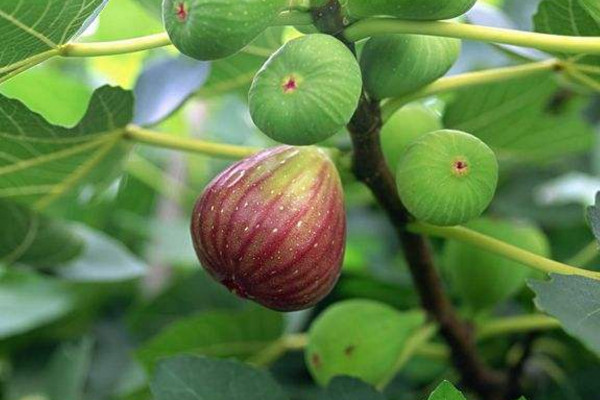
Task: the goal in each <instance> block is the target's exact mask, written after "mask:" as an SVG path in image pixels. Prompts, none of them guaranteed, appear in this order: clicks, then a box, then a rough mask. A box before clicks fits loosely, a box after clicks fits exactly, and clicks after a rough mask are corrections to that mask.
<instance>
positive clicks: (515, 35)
mask: <svg viewBox="0 0 600 400" xmlns="http://www.w3.org/2000/svg"><path fill="white" fill-rule="evenodd" d="M392 33H408V34H417V35H429V36H443V37H451V38H457V39H470V40H476V41H480V42H488V43H501V44H510V45H514V46H522V47H530V48H534V49H538V50H544V51H549V52H561V53H568V54H600V37H580V36H562V35H551V34H546V33H536V32H527V31H517V30H512V29H501V28H492V27H487V26H479V25H469V24H464V23H458V22H447V21H405V20H399V19H394V18H369V19H364V20H361V21H358V22H356V23H354V24H353V25H350V26H349V27H348V28H346V30H345V31H344V36H345V38H346V39H347V40H349V41H351V42H356V41H359V40H361V39H366V38H368V37H371V36H377V35H388V34H392Z"/></svg>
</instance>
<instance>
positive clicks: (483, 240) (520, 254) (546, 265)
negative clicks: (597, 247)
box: [408, 222, 600, 280]
mask: <svg viewBox="0 0 600 400" xmlns="http://www.w3.org/2000/svg"><path fill="white" fill-rule="evenodd" d="M408 230H409V231H410V232H414V233H421V234H426V235H431V236H439V237H442V238H446V239H454V240H458V241H461V242H464V243H468V244H471V245H473V246H475V247H478V248H480V249H483V250H487V251H489V252H492V253H495V254H498V255H500V256H503V257H506V258H509V259H511V260H514V261H517V262H519V263H522V264H523V265H526V266H528V267H531V268H534V269H537V270H539V271H543V272H546V273H556V274H563V275H579V276H584V277H587V278H592V279H598V280H600V272H595V271H588V270H585V269H580V268H576V267H572V266H570V265H567V264H563V263H560V262H558V261H554V260H550V259H548V258H545V257H542V256H539V255H537V254H534V253H531V252H528V251H526V250H523V249H521V248H519V247H516V246H512V245H510V244H508V243H505V242H503V241H501V240H498V239H494V238H492V237H489V236H486V235H483V234H481V233H479V232H475V231H473V230H470V229H467V228H465V227H462V226H455V227H441V226H433V225H429V224H424V223H420V222H417V223H412V224H409V225H408Z"/></svg>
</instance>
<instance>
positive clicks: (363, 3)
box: [345, 0, 477, 21]
mask: <svg viewBox="0 0 600 400" xmlns="http://www.w3.org/2000/svg"><path fill="white" fill-rule="evenodd" d="M476 1H477V0H347V3H346V5H345V7H346V13H347V14H348V16H349V17H350V18H353V19H354V18H359V19H360V18H367V17H372V16H375V15H387V16H393V17H398V18H402V19H409V20H418V21H436V20H441V19H450V18H455V17H458V16H460V15H463V14H464V13H466V12H467V11H469V10H470V9H471V8H472V7H473V6H474V5H475V3H476Z"/></svg>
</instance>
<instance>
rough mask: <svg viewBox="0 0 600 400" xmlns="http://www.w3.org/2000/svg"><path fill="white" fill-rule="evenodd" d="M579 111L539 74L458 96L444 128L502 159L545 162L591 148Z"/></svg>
mask: <svg viewBox="0 0 600 400" xmlns="http://www.w3.org/2000/svg"><path fill="white" fill-rule="evenodd" d="M581 106H582V104H581V102H580V99H570V98H569V97H566V98H564V97H561V92H560V89H559V88H558V85H557V84H556V82H555V81H554V80H553V79H552V76H551V75H550V73H542V74H540V75H539V76H534V77H527V78H522V79H515V80H513V81H511V82H503V83H495V84H490V85H485V86H483V87H478V88H471V89H464V90H461V91H458V92H457V95H456V97H455V98H454V100H453V101H451V102H450V103H449V105H448V108H447V110H446V114H445V116H444V123H445V126H446V127H448V128H452V129H458V130H462V131H465V132H468V133H470V134H473V135H475V136H477V137H479V138H480V139H481V140H483V141H484V142H486V143H487V144H488V145H489V146H490V147H492V149H493V150H494V151H495V152H496V153H497V154H498V156H500V157H501V158H507V159H511V160H516V161H535V160H548V159H552V158H553V157H556V156H561V155H565V154H572V153H578V152H582V151H585V150H588V149H590V148H591V146H592V143H593V137H594V133H593V130H592V129H591V127H590V126H589V125H588V124H587V123H586V122H584V120H583V118H582V112H583V111H582V107H581Z"/></svg>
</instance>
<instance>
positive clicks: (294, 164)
mask: <svg viewBox="0 0 600 400" xmlns="http://www.w3.org/2000/svg"><path fill="white" fill-rule="evenodd" d="M191 229H192V238H193V242H194V246H195V249H196V253H197V255H198V257H199V259H200V261H201V263H202V265H203V266H204V268H206V270H207V271H208V272H209V273H210V274H211V275H212V276H213V277H214V278H215V279H216V280H218V281H219V282H221V283H222V284H223V285H225V286H226V287H227V288H229V289H230V290H231V291H232V292H234V293H235V294H237V295H238V296H240V297H243V298H248V299H251V300H254V301H256V302H258V303H260V304H262V305H264V306H266V307H269V308H273V309H276V310H281V311H293V310H300V309H304V308H308V307H310V306H313V305H314V304H315V303H317V302H318V301H319V300H321V299H322V298H323V297H325V296H326V295H327V294H328V293H329V291H330V290H331V289H332V287H333V285H334V284H335V282H336V281H337V279H338V276H339V273H340V268H341V263H342V259H343V255H344V246H345V236H346V217H345V211H344V198H343V190H342V186H341V183H340V178H339V175H338V172H337V169H336V168H335V166H334V164H333V163H332V161H331V160H330V159H329V157H328V156H327V155H326V154H325V152H324V151H323V150H320V149H318V148H315V147H303V148H296V147H290V146H281V147H277V148H273V149H269V150H265V151H263V152H260V153H258V154H256V155H254V156H252V157H250V158H247V159H245V160H243V161H241V162H238V163H237V164H235V165H233V166H231V167H230V168H228V169H227V170H226V171H224V172H223V173H221V174H220V175H219V176H217V177H216V178H215V179H214V180H213V181H212V182H211V183H210V184H209V185H208V187H207V188H206V189H205V191H204V193H203V194H202V196H201V197H200V199H199V200H198V202H197V203H196V206H195V208H194V212H193V216H192V227H191Z"/></svg>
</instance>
